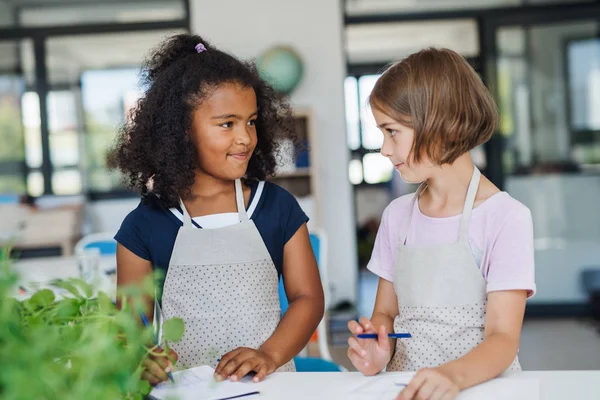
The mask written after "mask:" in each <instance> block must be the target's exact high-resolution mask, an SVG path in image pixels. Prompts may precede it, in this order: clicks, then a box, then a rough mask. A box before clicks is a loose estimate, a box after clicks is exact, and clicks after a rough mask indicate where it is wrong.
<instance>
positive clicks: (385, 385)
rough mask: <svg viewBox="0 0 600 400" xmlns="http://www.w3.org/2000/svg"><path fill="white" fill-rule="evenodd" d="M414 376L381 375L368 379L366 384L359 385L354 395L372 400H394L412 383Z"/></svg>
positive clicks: (354, 390)
mask: <svg viewBox="0 0 600 400" xmlns="http://www.w3.org/2000/svg"><path fill="white" fill-rule="evenodd" d="M412 375H414V374H412V373H411V374H395V373H394V374H381V375H377V376H374V377H371V378H368V379H367V381H366V382H363V383H361V384H359V385H358V386H357V387H356V388H354V389H353V391H352V393H354V394H355V396H356V397H357V398H363V397H364V398H369V399H372V400H393V399H395V398H396V396H398V393H400V391H401V390H402V389H404V387H405V386H406V385H407V384H408V382H410V379H411V377H412Z"/></svg>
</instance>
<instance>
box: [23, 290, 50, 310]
mask: <svg viewBox="0 0 600 400" xmlns="http://www.w3.org/2000/svg"><path fill="white" fill-rule="evenodd" d="M55 299H56V297H55V296H54V292H53V291H52V290H50V289H42V290H38V291H37V292H35V294H34V295H33V296H31V299H29V300H30V302H31V303H32V305H35V306H38V307H46V306H49V305H51V304H52V303H54V300H55Z"/></svg>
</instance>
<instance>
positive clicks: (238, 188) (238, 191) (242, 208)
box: [235, 179, 249, 222]
mask: <svg viewBox="0 0 600 400" xmlns="http://www.w3.org/2000/svg"><path fill="white" fill-rule="evenodd" d="M235 200H236V202H237V210H238V217H239V219H240V222H246V221H248V220H249V218H248V213H247V212H246V205H245V204H244V191H243V189H242V181H241V180H239V179H236V180H235Z"/></svg>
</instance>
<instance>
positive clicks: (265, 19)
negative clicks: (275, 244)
mask: <svg viewBox="0 0 600 400" xmlns="http://www.w3.org/2000/svg"><path fill="white" fill-rule="evenodd" d="M190 7H191V27H192V31H194V32H196V33H198V34H200V35H201V36H204V37H206V38H207V39H208V40H211V41H212V42H213V43H214V44H215V45H217V46H219V47H220V48H222V49H224V50H229V51H231V52H232V53H234V54H236V55H237V56H239V57H242V58H253V57H256V56H258V55H259V54H260V53H261V52H262V51H263V50H265V49H267V48H269V47H270V46H272V45H275V44H287V45H291V46H293V47H294V48H295V49H296V51H298V52H299V53H300V55H301V56H302V58H303V60H304V64H305V65H304V66H305V75H304V80H303V82H302V83H301V84H300V86H299V87H298V88H297V90H296V91H295V92H294V93H293V95H292V101H293V103H294V104H295V105H296V106H299V107H309V108H310V109H311V110H312V111H313V118H314V121H313V136H314V138H313V141H314V142H315V143H313V147H312V152H313V157H314V159H315V161H316V164H317V166H318V173H317V176H316V188H317V191H318V193H319V196H320V200H319V203H318V204H317V205H316V207H315V208H316V210H315V211H316V214H317V215H318V225H319V226H320V228H322V229H323V230H324V231H325V232H326V234H327V235H328V239H329V240H328V243H329V257H328V269H329V280H330V283H331V286H332V293H331V294H332V297H331V300H332V303H333V304H335V303H336V302H337V301H339V300H350V301H355V300H356V297H357V260H356V236H355V232H356V229H355V217H354V212H353V198H352V191H351V187H350V183H349V180H348V159H349V151H348V147H347V145H346V127H345V120H344V93H343V82H344V77H345V59H344V53H343V47H344V46H343V38H342V34H343V20H342V8H341V4H340V2H339V1H322V0H304V1H290V0H255V1H234V0H221V1H218V2H217V1H212V0H192V1H191V3H190Z"/></svg>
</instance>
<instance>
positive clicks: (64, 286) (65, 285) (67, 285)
mask: <svg viewBox="0 0 600 400" xmlns="http://www.w3.org/2000/svg"><path fill="white" fill-rule="evenodd" d="M52 286H56V287H58V288H61V289H65V290H66V291H68V292H69V293H71V294H72V295H73V296H75V297H76V298H78V299H83V296H82V295H81V292H80V291H79V290H78V289H77V288H76V287H75V286H74V285H73V284H72V283H71V282H70V281H55V282H53V283H52Z"/></svg>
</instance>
